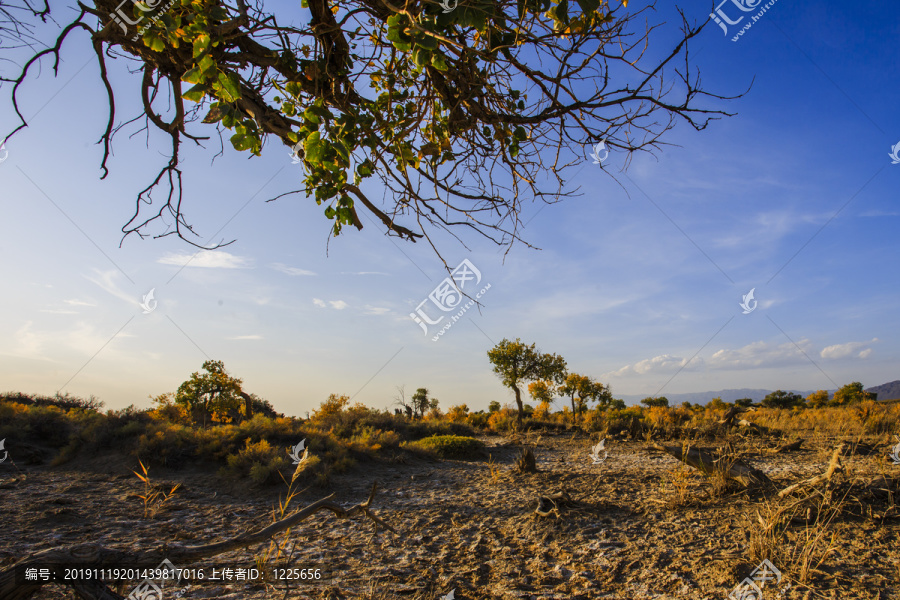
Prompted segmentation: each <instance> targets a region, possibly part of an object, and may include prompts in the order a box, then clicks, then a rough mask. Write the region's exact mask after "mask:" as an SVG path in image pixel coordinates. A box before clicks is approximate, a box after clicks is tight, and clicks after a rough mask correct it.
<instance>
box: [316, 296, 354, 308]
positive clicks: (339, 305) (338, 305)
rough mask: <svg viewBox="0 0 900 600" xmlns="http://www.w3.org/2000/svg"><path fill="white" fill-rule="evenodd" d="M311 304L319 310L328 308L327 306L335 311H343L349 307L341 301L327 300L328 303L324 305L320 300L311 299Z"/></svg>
mask: <svg viewBox="0 0 900 600" xmlns="http://www.w3.org/2000/svg"><path fill="white" fill-rule="evenodd" d="M313 304H315V305H316V306H318V307H319V308H328V307H329V306H331V308H333V309H335V310H344V309H345V308H347V307H348V306H350V305H349V304H347V303H346V302H344V301H343V300H329V301H328V302H327V303H326V302H325V301H324V300H322V299H321V298H313Z"/></svg>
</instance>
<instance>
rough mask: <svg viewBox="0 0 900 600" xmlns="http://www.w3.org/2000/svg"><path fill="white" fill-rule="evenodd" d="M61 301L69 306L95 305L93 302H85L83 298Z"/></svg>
mask: <svg viewBox="0 0 900 600" xmlns="http://www.w3.org/2000/svg"><path fill="white" fill-rule="evenodd" d="M63 302H64V303H66V304H68V305H70V306H97V305H96V304H95V303H93V302H85V301H84V300H63Z"/></svg>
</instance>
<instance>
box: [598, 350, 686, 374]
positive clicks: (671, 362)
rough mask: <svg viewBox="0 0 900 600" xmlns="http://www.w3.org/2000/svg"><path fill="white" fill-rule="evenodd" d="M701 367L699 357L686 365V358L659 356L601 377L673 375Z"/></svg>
mask: <svg viewBox="0 0 900 600" xmlns="http://www.w3.org/2000/svg"><path fill="white" fill-rule="evenodd" d="M702 365H703V359H701V358H700V357H696V358H694V360H692V361H690V363H688V359H687V358H682V357H680V356H672V355H671V354H661V355H659V356H654V357H653V358H648V359H645V360H642V361H639V362H636V363H634V364H632V365H625V366H624V367H622V368H621V369H619V370H618V371H611V372H609V373H605V374H604V375H603V376H602V377H627V376H629V375H647V374H649V373H673V372H675V371H677V370H678V369H681V368H682V367H683V368H686V369H697V368H699V367H701V366H702Z"/></svg>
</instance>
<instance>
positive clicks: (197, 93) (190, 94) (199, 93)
mask: <svg viewBox="0 0 900 600" xmlns="http://www.w3.org/2000/svg"><path fill="white" fill-rule="evenodd" d="M207 89H208V88H207V87H206V86H205V85H203V84H198V85H195V86H194V87H192V88H191V89H189V90H188V91H186V92H185V93H183V94H182V95H181V97H182V98H185V99H187V100H191V101H192V102H200V101H201V100H203V96H205V95H206V92H207Z"/></svg>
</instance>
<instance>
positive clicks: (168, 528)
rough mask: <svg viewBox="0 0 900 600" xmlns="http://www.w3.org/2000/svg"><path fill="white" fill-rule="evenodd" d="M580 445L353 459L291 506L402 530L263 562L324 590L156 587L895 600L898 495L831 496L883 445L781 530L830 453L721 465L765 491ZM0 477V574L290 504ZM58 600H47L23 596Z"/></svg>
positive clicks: (287, 588)
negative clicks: (765, 563) (454, 456)
mask: <svg viewBox="0 0 900 600" xmlns="http://www.w3.org/2000/svg"><path fill="white" fill-rule="evenodd" d="M596 437H597V436H596V435H595V436H588V435H586V434H582V433H571V432H570V433H565V432H560V433H546V432H545V433H542V434H539V433H536V432H531V433H528V434H525V435H518V436H514V437H503V436H496V435H495V436H484V437H482V438H481V439H482V440H483V441H484V442H485V443H486V455H487V456H486V457H484V458H483V459H481V460H467V461H461V460H428V459H423V458H420V457H415V456H407V455H401V454H397V455H394V456H393V458H392V459H390V460H388V459H372V460H370V461H368V462H361V463H360V464H358V465H357V466H356V467H355V468H353V469H352V470H351V471H350V472H348V473H346V474H343V475H337V476H334V477H333V478H332V479H331V481H330V482H329V483H328V485H327V486H324V487H318V486H314V487H309V488H307V489H305V490H304V491H303V493H302V494H300V495H299V496H296V497H294V498H293V499H292V501H291V504H290V506H289V510H292V509H296V508H300V507H302V506H304V505H307V504H310V503H312V502H314V501H315V500H318V499H319V498H322V497H325V496H327V495H328V494H330V493H332V492H333V493H334V494H335V496H334V499H335V500H336V501H337V502H338V503H340V504H341V505H344V506H350V505H353V504H356V503H359V502H362V501H364V500H365V499H366V498H367V497H368V495H369V492H370V488H371V486H372V484H373V482H377V483H378V490H377V492H376V496H375V499H374V501H373V503H372V505H371V508H372V510H373V512H374V514H376V515H377V516H378V517H380V518H381V519H383V520H384V521H385V522H386V523H388V524H390V525H391V526H392V527H394V528H395V529H396V530H397V532H398V534H394V533H391V532H390V531H386V530H384V529H383V528H379V530H378V531H377V533H376V531H375V526H374V523H373V522H372V521H371V520H369V519H367V518H365V516H362V515H360V516H356V517H354V518H350V519H339V518H337V517H336V516H334V515H333V514H331V513H329V512H327V511H322V512H318V513H316V514H315V515H313V516H311V517H309V518H308V519H306V520H304V521H302V522H301V523H300V524H299V525H297V526H295V527H294V528H293V529H292V530H291V531H290V534H289V535H287V536H285V535H277V536H276V538H275V539H276V540H278V541H279V542H281V543H282V556H281V558H278V557H273V558H270V559H269V563H268V564H269V565H270V566H272V565H281V566H286V567H289V568H297V569H319V570H320V571H319V574H320V575H321V579H319V580H315V581H311V582H310V581H273V580H271V579H270V580H268V581H263V580H257V581H254V582H243V581H215V582H214V581H208V580H207V581H203V582H200V581H197V580H193V581H187V580H185V581H182V582H179V583H178V584H177V586H176V585H175V584H174V582H170V583H169V584H168V585H167V586H164V587H163V597H164V598H166V597H168V598H175V597H183V598H222V599H226V600H237V599H240V598H310V599H339V598H377V599H380V598H410V599H425V598H430V599H435V600H437V599H439V598H455V599H475V598H496V599H532V598H534V599H551V598H553V599H567V600H578V599H594V598H597V599H601V598H603V599H632V598H633V599H644V598H646V599H659V600H663V599H672V598H679V599H680V598H685V599H687V598H690V599H695V600H702V599H710V600H711V599H713V598H726V597H729V594H732V592H733V590H734V589H735V587H736V586H737V585H738V584H739V583H740V582H741V581H742V580H744V578H745V577H748V576H749V575H750V574H751V573H752V572H753V570H754V568H755V567H756V566H757V565H758V563H759V562H760V557H761V556H766V557H768V558H770V559H771V563H772V565H773V566H775V567H776V568H777V569H778V571H780V577H781V580H780V581H776V580H772V581H769V582H768V584H767V585H765V586H764V587H763V588H762V591H763V595H762V598H764V599H766V600H770V599H776V598H778V599H780V598H785V599H804V600H807V599H814V598H831V599H838V598H839V599H841V600H845V599H853V598H859V599H867V600H890V599H898V598H900V539H898V533H900V518H898V511H897V508H896V505H895V504H894V503H895V500H896V498H895V494H896V488H893V489H890V488H889V486H888V488H886V489H881V490H875V491H874V492H873V491H872V490H868V491H866V490H863V491H864V492H865V494H863V493H861V492H860V489H861V488H859V487H853V486H851V485H849V484H848V483H846V482H849V481H850V480H851V479H852V478H854V477H863V478H865V477H870V478H871V477H877V476H879V475H885V476H887V477H888V480H889V481H890V480H892V481H894V482H896V477H897V476H898V474H900V465H893V464H892V463H891V462H890V461H889V460H887V458H886V455H885V453H886V451H887V450H888V449H889V446H885V447H884V451H882V449H881V448H879V449H878V450H877V451H875V452H872V453H869V454H866V453H864V452H862V451H859V450H858V451H856V452H854V448H853V447H849V448H848V450H847V451H846V452H845V454H844V456H843V457H842V459H841V465H842V467H843V469H842V470H841V472H840V474H839V476H836V477H835V480H834V482H833V483H832V484H829V485H828V486H825V487H821V486H820V487H819V488H816V489H815V490H813V491H812V493H811V495H812V496H813V498H812V499H811V500H807V501H806V502H805V503H803V504H800V505H799V506H800V509H799V510H797V509H796V508H795V509H793V510H792V511H791V512H790V513H789V514H790V515H791V516H793V518H781V519H780V520H779V519H778V518H776V516H777V512H778V509H779V508H782V507H785V506H790V505H791V503H796V502H797V500H796V496H793V497H789V498H785V499H779V498H778V496H777V490H778V489H782V488H784V487H787V486H788V485H790V484H792V483H796V482H798V481H800V480H802V479H805V478H810V477H814V476H816V475H819V474H821V473H823V472H824V471H825V470H826V468H827V466H828V464H829V459H830V456H831V455H832V450H833V448H834V443H833V440H827V439H816V440H815V441H813V442H809V445H808V447H807V445H806V444H804V446H803V447H802V448H801V449H800V450H797V451H789V452H784V453H779V454H774V453H771V452H770V451H769V450H770V449H771V445H772V444H771V441H765V440H761V439H758V438H746V439H744V438H737V439H735V440H731V446H732V447H733V452H734V456H737V457H740V458H741V459H742V460H743V461H745V462H746V463H748V464H750V465H752V466H753V467H756V468H758V469H760V470H762V471H763V472H765V473H766V475H768V477H769V478H770V479H771V480H772V482H773V483H774V485H775V489H774V490H771V489H770V490H769V491H764V490H747V489H745V488H744V487H743V486H741V485H739V484H736V483H734V482H732V483H731V484H729V485H727V486H725V485H717V484H716V482H715V481H714V478H707V477H705V476H703V475H701V474H700V473H699V472H698V471H696V470H695V469H693V468H691V467H688V466H685V465H684V464H682V463H681V461H679V460H677V459H676V458H674V457H672V456H669V455H668V454H665V453H662V452H655V451H650V450H648V449H647V443H645V442H644V441H643V440H629V441H626V440H617V439H608V440H607V442H606V450H607V452H608V454H607V456H606V459H605V460H603V461H602V462H601V463H599V464H593V461H592V460H591V459H590V458H589V456H588V454H589V451H590V447H591V445H592V444H593V443H595V442H596V441H597V439H596ZM885 441H886V440H885ZM707 447H709V448H711V449H712V448H715V447H716V443H715V442H712V443H709V444H707ZM523 448H531V449H532V450H533V452H534V455H535V456H536V467H537V471H536V472H521V471H520V470H519V469H518V468H517V466H516V465H517V457H518V456H519V455H520V454H521V452H522V450H523ZM4 467H6V468H4V469H3V471H2V473H0V474H2V483H0V497H2V506H3V512H4V514H5V517H4V518H3V519H2V520H0V539H2V540H3V544H2V547H0V567H8V566H10V565H12V564H14V563H15V562H16V561H18V560H20V559H21V558H22V557H25V556H27V555H29V554H32V553H35V552H38V551H41V550H46V549H50V548H58V547H62V546H67V545H74V544H80V543H84V542H92V543H97V544H102V545H104V546H107V547H115V548H131V549H133V550H146V549H149V548H155V547H158V546H160V545H162V544H163V543H166V542H167V543H171V544H189V545H190V544H204V543H209V542H213V541H217V540H222V539H226V538H229V537H233V536H235V535H237V534H239V533H241V532H244V531H251V530H257V529H261V528H262V527H265V526H266V525H269V524H271V523H272V522H273V511H277V510H278V505H279V502H280V501H283V499H284V497H285V494H286V491H287V487H286V486H282V487H278V486H267V487H263V488H252V487H249V486H244V485H237V484H235V483H230V482H228V481H227V480H223V479H222V478H220V477H218V476H217V475H216V474H215V468H210V469H205V468H204V466H203V465H192V466H185V467H183V468H181V469H178V470H174V469H163V468H158V469H154V471H153V472H152V476H153V477H154V478H155V482H156V483H157V484H158V485H160V486H161V487H162V488H164V489H168V488H170V487H171V486H174V485H175V484H178V483H180V484H181V485H180V488H179V489H178V490H176V493H175V495H174V496H173V498H172V500H171V501H170V502H168V503H167V504H166V505H165V506H164V507H163V508H162V509H161V510H160V511H159V513H158V514H156V515H154V516H153V517H152V518H145V517H144V515H143V513H142V500H141V499H140V498H139V495H140V494H141V491H142V486H141V482H140V481H139V480H138V479H137V478H136V477H135V475H134V473H133V472H132V469H133V468H136V465H134V464H131V462H130V460H129V459H126V458H122V457H118V456H107V457H94V458H91V459H90V460H84V461H81V462H73V463H68V464H65V465H61V466H58V467H49V466H45V465H35V466H28V467H27V468H26V467H21V466H17V467H16V469H11V468H10V466H9V465H8V464H7V465H4ZM883 481H884V480H882V482H883ZM841 482H844V485H841ZM720 483H721V482H720ZM876 487H877V486H876ZM561 491H565V492H566V493H567V494H568V496H567V500H568V501H562V500H560V501H558V502H557V504H558V505H559V507H558V510H557V511H556V512H554V513H552V514H549V515H548V516H539V515H537V514H536V513H535V508H537V507H538V498H539V497H541V496H545V497H548V496H551V495H553V494H554V493H557V492H561ZM863 496H864V497H863ZM547 508H548V505H547V504H546V502H545V504H544V505H542V510H544V511H546V509H547ZM784 514H787V513H782V517H784ZM780 532H784V534H783V537H779V536H781V535H782V534H781V533H780ZM267 548H269V545H268V544H265V543H264V544H256V545H254V546H250V547H247V548H244V549H242V550H238V551H232V552H228V553H226V554H221V555H219V556H217V557H215V558H212V559H208V560H204V561H202V562H200V563H196V564H194V565H191V568H200V567H202V568H204V569H205V572H206V573H207V574H209V573H211V572H212V569H214V568H215V569H218V570H220V571H221V569H223V568H226V567H230V568H235V569H236V568H241V567H243V568H251V567H254V566H256V565H257V564H258V561H259V559H260V557H261V556H262V555H263V554H264V553H265V551H266V550H267ZM288 556H289V557H290V558H287V557H288ZM177 566H180V565H177ZM207 577H209V575H207ZM138 583H139V581H129V582H122V583H121V584H119V585H118V587H117V590H116V591H117V592H118V593H120V594H122V595H124V596H127V595H128V594H129V592H130V591H131V590H132V589H133V587H134V586H135V585H137V584H138ZM451 592H452V595H450V594H451ZM737 594H740V592H738V593H737ZM74 597H76V596H75V595H74V592H73V591H71V590H70V589H69V588H66V587H62V586H56V585H47V586H44V587H43V588H41V590H40V591H39V592H38V593H37V594H35V596H34V598H37V599H51V598H52V599H59V598H74ZM732 597H735V598H755V596H753V595H743V596H741V595H734V596H732Z"/></svg>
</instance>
